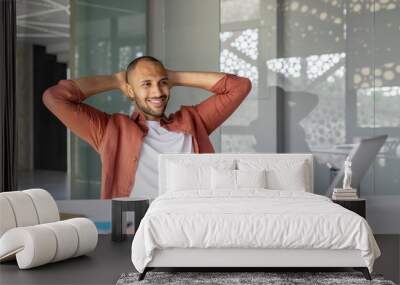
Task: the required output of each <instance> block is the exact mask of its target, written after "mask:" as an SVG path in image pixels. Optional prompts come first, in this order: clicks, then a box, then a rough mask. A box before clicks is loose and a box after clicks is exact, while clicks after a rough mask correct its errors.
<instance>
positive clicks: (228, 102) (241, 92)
mask: <svg viewBox="0 0 400 285" xmlns="http://www.w3.org/2000/svg"><path fill="white" fill-rule="evenodd" d="M168 79H169V82H170V85H171V86H189V87H197V88H202V89H206V90H208V91H210V92H212V93H214V95H212V96H210V97H208V98H207V99H205V100H204V101H202V102H200V103H199V104H197V105H195V106H194V108H195V110H196V111H197V112H198V114H199V115H200V117H201V119H202V121H203V123H204V125H205V127H206V129H207V133H208V134H211V133H212V132H213V131H214V130H215V129H216V128H218V127H219V126H220V125H221V124H222V123H223V122H224V121H225V120H226V119H228V117H229V116H230V115H231V114H232V113H233V112H234V111H235V110H236V109H237V108H238V107H239V105H240V104H241V103H242V102H243V100H244V99H245V98H246V96H247V95H248V94H249V92H250V90H251V81H250V80H249V79H248V78H246V77H240V76H237V75H233V74H227V73H220V72H179V71H171V70H168Z"/></svg>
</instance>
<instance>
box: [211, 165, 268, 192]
mask: <svg viewBox="0 0 400 285" xmlns="http://www.w3.org/2000/svg"><path fill="white" fill-rule="evenodd" d="M266 174H267V172H266V170H265V169H261V170H250V171H249V170H231V169H215V168H212V169H211V188H212V189H213V190H219V189H224V190H226V189H230V190H238V189H241V188H266V187H267V175H266Z"/></svg>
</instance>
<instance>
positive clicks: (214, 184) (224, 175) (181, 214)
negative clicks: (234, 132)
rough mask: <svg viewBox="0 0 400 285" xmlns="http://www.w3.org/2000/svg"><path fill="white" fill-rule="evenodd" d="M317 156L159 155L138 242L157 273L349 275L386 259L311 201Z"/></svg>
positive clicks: (140, 258) (366, 231)
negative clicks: (334, 271) (337, 271)
mask: <svg viewBox="0 0 400 285" xmlns="http://www.w3.org/2000/svg"><path fill="white" fill-rule="evenodd" d="M312 181H313V158H312V155H311V154H163V155H160V158H159V196H158V197H157V198H156V199H155V200H154V201H153V202H152V203H151V205H150V207H149V209H148V211H147V213H146V215H145V217H144V218H143V219H142V221H141V223H140V226H139V228H138V230H137V231H136V234H135V237H134V239H133V242H132V262H133V264H134V266H135V268H136V269H137V270H138V271H139V272H140V273H141V274H140V276H139V279H140V280H141V279H143V278H144V277H145V274H146V272H147V271H149V270H151V269H154V268H161V267H162V268H172V267H179V268H182V267H196V268H199V267H207V268H209V267H224V268H226V267H230V268H237V269H239V270H243V268H254V267H262V268H266V267H268V268H270V267H285V268H287V267H301V268H304V267H318V268H321V267H341V268H342V267H352V268H355V269H357V270H361V271H362V272H363V274H364V276H365V278H367V279H370V278H371V277H370V274H369V273H370V272H372V269H373V263H374V260H375V259H376V258H377V257H379V255H380V251H379V248H378V246H377V244H376V241H375V239H374V237H373V234H372V231H371V229H370V227H369V225H368V223H367V222H366V220H365V219H364V218H362V217H360V216H359V215H357V214H355V213H353V212H351V211H349V210H347V209H345V208H343V207H341V206H340V205H338V204H335V203H333V202H332V201H331V200H330V199H329V198H328V197H325V196H321V195H317V194H313V183H312Z"/></svg>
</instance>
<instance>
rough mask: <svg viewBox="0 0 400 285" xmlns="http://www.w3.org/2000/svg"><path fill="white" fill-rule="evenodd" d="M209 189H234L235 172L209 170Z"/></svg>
mask: <svg viewBox="0 0 400 285" xmlns="http://www.w3.org/2000/svg"><path fill="white" fill-rule="evenodd" d="M211 189H213V190H218V189H230V190H234V189H236V170H233V169H216V168H214V167H212V168H211Z"/></svg>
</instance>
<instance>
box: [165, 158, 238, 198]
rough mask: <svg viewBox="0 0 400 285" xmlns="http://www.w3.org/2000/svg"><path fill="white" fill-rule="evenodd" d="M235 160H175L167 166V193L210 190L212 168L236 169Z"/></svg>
mask: <svg viewBox="0 0 400 285" xmlns="http://www.w3.org/2000/svg"><path fill="white" fill-rule="evenodd" d="M235 163H236V162H235V160H232V159H229V160H228V159H209V158H203V159H201V158H199V157H190V158H182V159H173V160H171V161H168V163H167V165H166V171H167V177H166V191H168V192H169V191H184V190H193V189H201V190H204V189H206V190H210V189H211V167H213V168H216V169H234V168H235Z"/></svg>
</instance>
